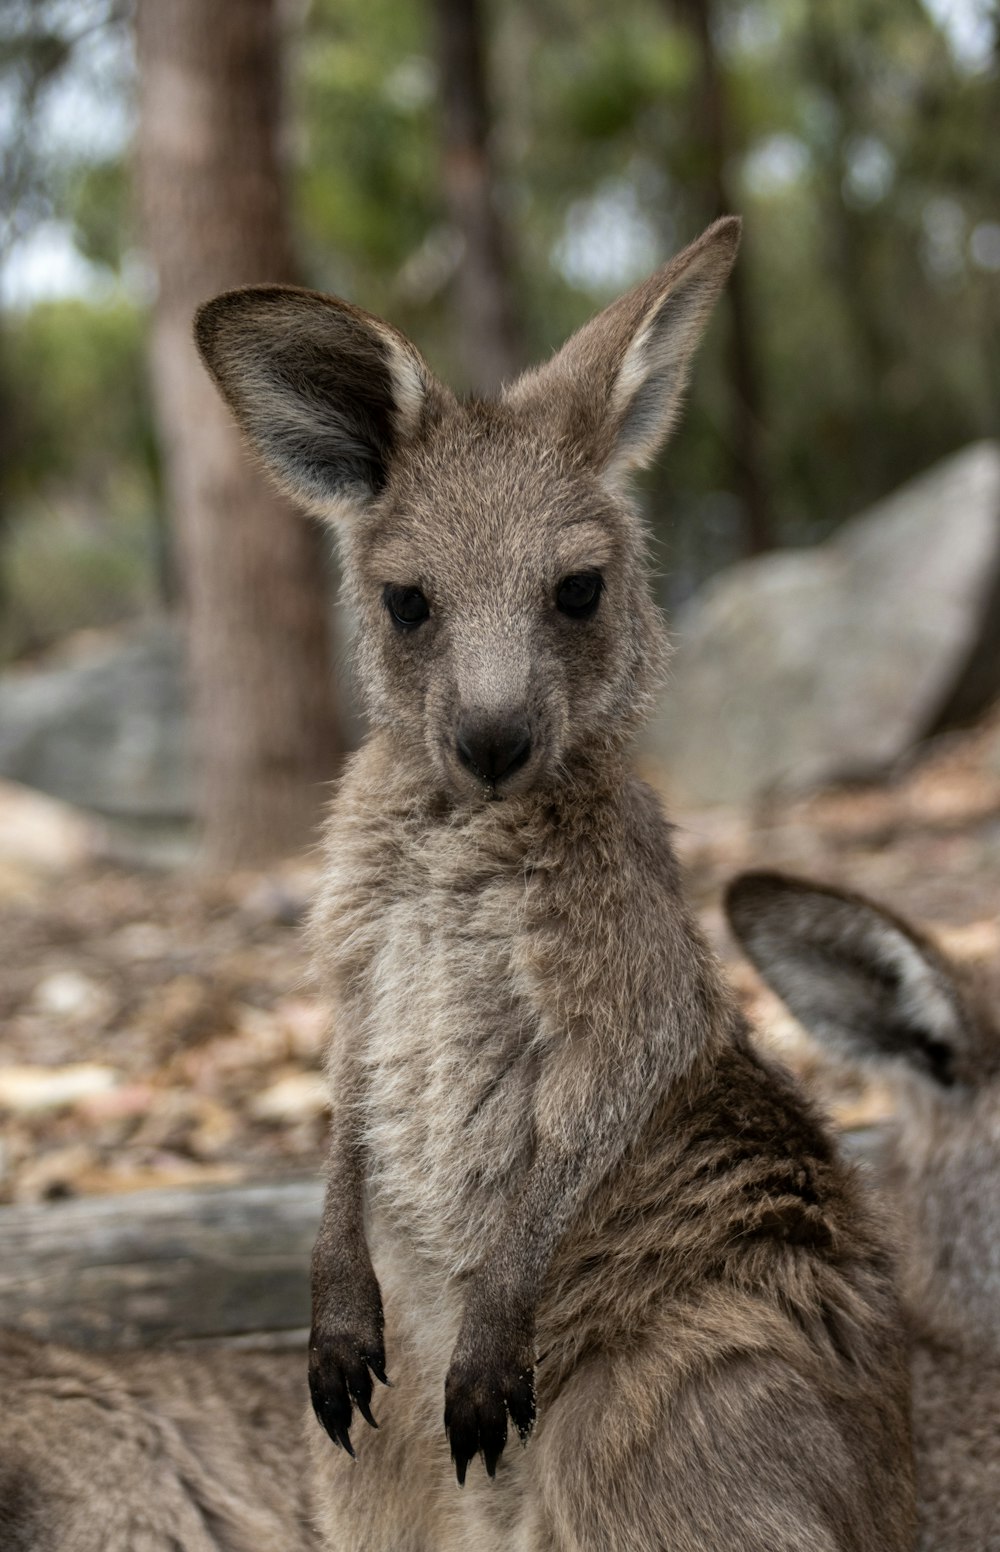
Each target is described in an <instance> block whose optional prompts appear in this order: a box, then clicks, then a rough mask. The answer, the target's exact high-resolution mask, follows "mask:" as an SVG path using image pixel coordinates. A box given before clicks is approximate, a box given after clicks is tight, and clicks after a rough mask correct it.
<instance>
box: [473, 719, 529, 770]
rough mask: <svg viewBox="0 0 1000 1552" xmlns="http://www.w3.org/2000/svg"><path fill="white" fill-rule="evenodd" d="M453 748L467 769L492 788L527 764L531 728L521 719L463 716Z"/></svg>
mask: <svg viewBox="0 0 1000 1552" xmlns="http://www.w3.org/2000/svg"><path fill="white" fill-rule="evenodd" d="M455 749H456V752H457V754H458V758H459V759H460V760H461V762H462V764H463V765H464V766H465V767H466V769H467V770H470V771H471V772H472V773H473V775H474V776H478V777H479V779H480V780H481V781H485V782H489V783H490V784H491V785H492V786H495V785H496V784H497V782H500V781H502V780H503V779H504V777H509V776H513V775H514V773H515V771H519V770H520V769H521V767H522V766H523V765H525V764H527V761H528V758H529V756H530V754H531V729H530V728H529V727H528V724H527V721H526V720H525V718H524V717H518V716H513V717H465V718H463V720H462V722H460V724H459V727H458V733H457V734H456V737H455Z"/></svg>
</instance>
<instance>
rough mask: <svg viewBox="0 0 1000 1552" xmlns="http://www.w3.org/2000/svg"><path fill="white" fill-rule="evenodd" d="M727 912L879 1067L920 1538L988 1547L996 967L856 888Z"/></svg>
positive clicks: (996, 1252)
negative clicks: (905, 1332)
mask: <svg viewBox="0 0 1000 1552" xmlns="http://www.w3.org/2000/svg"><path fill="white" fill-rule="evenodd" d="M729 913H730V919H731V920H732V922H733V925H734V927H735V929H736V932H737V935H738V936H739V937H740V939H741V941H742V942H743V944H744V946H745V947H746V949H747V951H748V953H749V954H750V957H751V958H752V959H753V960H754V962H755V964H756V965H757V967H758V969H760V971H761V973H762V974H763V975H764V977H765V979H767V980H768V981H769V982H770V984H771V985H773V986H774V988H775V990H776V991H777V992H778V993H779V995H781V996H782V997H783V998H784V999H785V1001H786V1002H787V1003H788V1006H789V1007H790V1008H791V1010H792V1012H793V1013H795V1015H796V1017H798V1018H799V1019H800V1020H801V1022H802V1023H803V1024H804V1025H805V1026H806V1027H807V1028H808V1029H811V1030H813V1031H814V1032H815V1033H816V1035H817V1036H818V1038H819V1039H820V1040H821V1041H823V1042H824V1043H825V1044H827V1045H829V1046H831V1047H832V1048H833V1049H834V1050H835V1051H838V1052H840V1053H841V1054H846V1055H849V1056H851V1057H853V1058H854V1059H858V1058H860V1059H861V1060H863V1061H865V1062H867V1063H869V1064H871V1065H873V1066H877V1068H878V1070H879V1073H880V1076H882V1077H883V1078H885V1079H887V1080H888V1081H889V1082H891V1084H892V1085H893V1088H894V1091H895V1094H896V1099H897V1105H896V1111H895V1115H894V1118H893V1121H892V1123H891V1126H890V1129H889V1133H888V1138H887V1144H886V1149H885V1159H884V1171H883V1179H884V1185H885V1188H886V1191H887V1194H888V1196H889V1198H890V1200H891V1202H892V1203H893V1206H894V1208H895V1210H896V1212H897V1214H898V1218H899V1222H900V1226H901V1229H902V1236H903V1247H904V1254H903V1260H902V1287H903V1293H904V1298H905V1313H906V1317H907V1321H908V1326H909V1331H910V1336H911V1340H912V1372H913V1429H914V1448H915V1455H916V1469H917V1496H918V1516H919V1536H918V1546H919V1548H920V1552H997V1549H998V1548H1000V967H996V966H995V967H993V969H992V972H991V973H987V972H986V971H985V970H984V969H980V968H977V969H976V970H970V969H968V968H965V967H960V966H956V965H955V964H954V963H952V962H951V961H950V960H949V959H948V957H947V956H946V955H944V954H943V953H942V952H941V951H940V950H939V949H938V948H937V947H936V946H935V945H934V944H933V943H932V942H931V941H929V940H928V939H927V938H926V937H924V936H923V935H922V934H921V933H919V932H918V931H916V930H915V929H914V928H913V927H911V926H909V925H908V924H907V923H905V922H904V921H902V920H900V919H899V918H898V917H896V916H894V915H892V914H891V913H890V912H887V911H885V910H883V909H882V908H881V907H879V906H877V905H875V904H874V903H873V902H871V901H869V900H866V899H864V898H863V897H861V896H857V895H850V894H845V893H842V892H840V891H837V890H833V889H823V888H821V887H820V886H818V885H811V884H809V883H807V882H805V881H799V880H795V879H786V878H783V877H782V876H781V875H776V874H750V875H747V876H745V877H744V878H743V879H741V880H737V881H736V883H735V884H734V885H733V887H732V890H731V893H730V899H729Z"/></svg>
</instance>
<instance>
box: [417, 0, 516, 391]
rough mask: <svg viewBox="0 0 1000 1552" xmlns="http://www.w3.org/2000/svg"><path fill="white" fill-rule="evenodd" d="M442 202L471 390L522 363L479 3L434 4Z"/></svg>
mask: <svg viewBox="0 0 1000 1552" xmlns="http://www.w3.org/2000/svg"><path fill="white" fill-rule="evenodd" d="M434 10H435V21H436V25H437V36H438V66H439V72H440V87H439V89H440V95H441V138H442V153H443V169H442V173H443V181H444V192H445V199H446V201H447V204H448V210H449V214H450V216H451V220H452V223H453V224H454V226H455V228H456V230H457V231H458V233H459V235H460V236H461V239H462V253H461V257H460V260H459V264H458V271H457V274H456V277H455V285H456V321H457V324H458V332H459V348H460V355H461V360H462V363H463V368H464V373H465V376H466V378H467V379H468V383H469V386H470V387H471V388H473V389H475V390H476V391H477V392H486V391H488V390H490V389H493V388H496V387H497V385H498V384H499V383H501V382H503V381H504V380H505V379H507V378H510V377H513V376H514V375H515V373H516V372H517V371H518V370H519V369H520V368H521V366H522V365H523V364H524V363H523V349H522V339H521V329H520V325H519V322H518V313H517V307H516V304H515V301H514V287H513V281H512V276H511V264H510V241H509V236H508V233H507V231H506V229H505V225H504V221H503V219H502V216H501V213H500V209H499V207H498V205H497V200H496V169H495V166H494V161H493V152H492V144H491V133H490V131H491V126H492V113H491V108H490V100H489V90H488V84H487V79H486V42H485V35H484V26H483V13H482V7H481V4H480V0H434Z"/></svg>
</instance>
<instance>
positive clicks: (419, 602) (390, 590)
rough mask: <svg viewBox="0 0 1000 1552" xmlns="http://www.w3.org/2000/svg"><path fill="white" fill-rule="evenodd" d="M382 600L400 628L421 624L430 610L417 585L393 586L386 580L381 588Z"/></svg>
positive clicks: (407, 628) (411, 627)
mask: <svg viewBox="0 0 1000 1552" xmlns="http://www.w3.org/2000/svg"><path fill="white" fill-rule="evenodd" d="M382 602H383V603H384V604H385V606H386V608H387V609H388V611H389V613H390V614H391V615H392V618H393V620H394V621H395V623H396V624H397V625H398V626H400V628H401V629H402V630H413V629H414V628H415V627H416V626H418V625H422V624H423V622H424V620H426V618H427V616H428V615H429V614H430V612H431V606H430V604H429V603H428V602H427V600H426V598H425V597H424V595H423V593H422V592H421V591H420V589H419V587H393V586H392V584H391V583H390V582H387V583H386V585H385V587H384V588H383V590H382Z"/></svg>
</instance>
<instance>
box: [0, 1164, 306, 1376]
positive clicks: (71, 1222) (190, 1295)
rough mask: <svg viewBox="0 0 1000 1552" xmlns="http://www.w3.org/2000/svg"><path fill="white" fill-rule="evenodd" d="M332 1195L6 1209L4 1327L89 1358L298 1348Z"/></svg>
mask: <svg viewBox="0 0 1000 1552" xmlns="http://www.w3.org/2000/svg"><path fill="white" fill-rule="evenodd" d="M322 1194H323V1188H322V1184H321V1182H319V1181H316V1180H308V1181H301V1180H296V1181H281V1182H276V1183H269V1184H265V1185H256V1186H251V1185H240V1186H205V1187H201V1188H199V1187H193V1188H188V1189H183V1190H181V1189H172V1190H162V1191H160V1190H157V1191H142V1192H135V1193H133V1194H130V1195H127V1196H104V1197H80V1198H77V1199H74V1200H70V1201H58V1202H46V1203H43V1204H40V1205H38V1206H24V1207H20V1206H18V1207H4V1208H0V1325H5V1326H16V1327H19V1328H20V1329H21V1330H25V1331H29V1332H31V1333H32V1334H33V1335H35V1336H40V1337H49V1338H52V1339H54V1340H58V1341H60V1342H69V1343H74V1344H77V1345H80V1346H83V1347H91V1348H100V1347H105V1348H110V1347H125V1346H129V1347H148V1346H151V1345H154V1344H160V1343H170V1342H177V1341H180V1340H185V1341H202V1340H211V1341H220V1340H224V1341H227V1342H246V1343H253V1345H257V1344H258V1342H259V1343H261V1344H265V1345H268V1346H274V1345H277V1344H282V1345H283V1344H284V1343H286V1342H288V1343H292V1342H297V1341H299V1340H301V1338H302V1336H303V1333H304V1331H305V1330H306V1329H307V1327H308V1324H309V1254H310V1251H311V1249H312V1242H313V1239H314V1237H315V1234H316V1227H317V1224H318V1222H319V1214H320V1206H321V1202H322Z"/></svg>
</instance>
